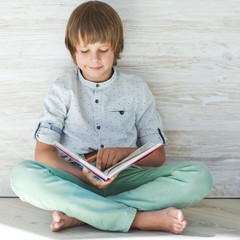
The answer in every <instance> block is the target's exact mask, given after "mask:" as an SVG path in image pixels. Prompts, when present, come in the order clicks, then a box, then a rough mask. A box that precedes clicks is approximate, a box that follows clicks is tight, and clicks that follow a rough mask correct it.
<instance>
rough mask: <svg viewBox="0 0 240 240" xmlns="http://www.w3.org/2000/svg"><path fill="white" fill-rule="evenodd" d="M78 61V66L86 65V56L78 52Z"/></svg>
mask: <svg viewBox="0 0 240 240" xmlns="http://www.w3.org/2000/svg"><path fill="white" fill-rule="evenodd" d="M76 62H77V64H78V66H80V65H84V64H85V62H86V60H85V57H84V56H82V55H80V54H76Z"/></svg>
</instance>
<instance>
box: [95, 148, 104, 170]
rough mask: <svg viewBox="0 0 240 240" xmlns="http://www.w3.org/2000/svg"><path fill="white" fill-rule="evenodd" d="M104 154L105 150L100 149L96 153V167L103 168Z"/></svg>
mask: <svg viewBox="0 0 240 240" xmlns="http://www.w3.org/2000/svg"><path fill="white" fill-rule="evenodd" d="M102 154H103V152H102V151H101V150H99V151H98V153H97V155H96V167H97V168H98V169H100V170H101V169H102Z"/></svg>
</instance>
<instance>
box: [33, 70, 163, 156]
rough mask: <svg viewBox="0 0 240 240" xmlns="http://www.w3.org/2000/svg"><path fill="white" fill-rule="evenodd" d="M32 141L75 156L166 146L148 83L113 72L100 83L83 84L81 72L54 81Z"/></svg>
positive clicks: (88, 82)
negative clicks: (59, 146) (62, 147)
mask: <svg viewBox="0 0 240 240" xmlns="http://www.w3.org/2000/svg"><path fill="white" fill-rule="evenodd" d="M35 138H36V139H37V140H38V141H41V142H44V143H46V144H52V142H53V141H59V142H61V143H62V144H63V145H65V146H66V147H67V148H69V149H70V150H72V151H74V152H75V153H78V154H85V153H89V152H93V151H97V150H99V149H100V148H109V147H136V146H137V142H138V143H139V144H140V145H142V144H144V143H146V142H153V143H157V142H163V143H165V144H166V143H167V138H166V136H165V135H164V133H163V130H162V121H161V118H160V116H159V114H158V113H157V111H156V110H155V100H154V97H153V95H152V93H151V91H150V90H149V88H148V86H147V84H146V83H145V82H144V81H143V80H142V79H141V78H139V77H137V76H135V75H131V74H125V73H123V72H121V71H119V70H118V69H117V68H114V74H113V75H112V77H111V78H110V79H109V80H107V81H105V82H102V83H95V82H91V81H88V80H85V79H84V78H83V76H82V74H81V71H80V69H75V70H73V71H72V72H70V73H67V74H66V75H65V76H63V77H60V78H58V79H57V80H56V81H55V82H54V83H53V84H52V85H51V87H50V89H49V91H48V94H47V96H46V98H45V100H44V112H43V114H42V116H41V117H40V119H39V124H38V128H37V130H36V132H35Z"/></svg>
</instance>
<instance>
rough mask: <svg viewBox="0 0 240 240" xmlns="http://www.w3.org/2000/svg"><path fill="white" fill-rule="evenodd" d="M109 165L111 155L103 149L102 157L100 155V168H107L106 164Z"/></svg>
mask: <svg viewBox="0 0 240 240" xmlns="http://www.w3.org/2000/svg"><path fill="white" fill-rule="evenodd" d="M109 165H111V155H110V152H109V151H104V154H103V157H102V169H103V170H104V169H106V168H108V166H109Z"/></svg>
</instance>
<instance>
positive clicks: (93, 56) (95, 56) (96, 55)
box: [90, 51, 100, 62]
mask: <svg viewBox="0 0 240 240" xmlns="http://www.w3.org/2000/svg"><path fill="white" fill-rule="evenodd" d="M99 59H100V57H99V53H98V52H97V51H94V52H92V53H91V55H90V60H91V61H92V62H97V61H99Z"/></svg>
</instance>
